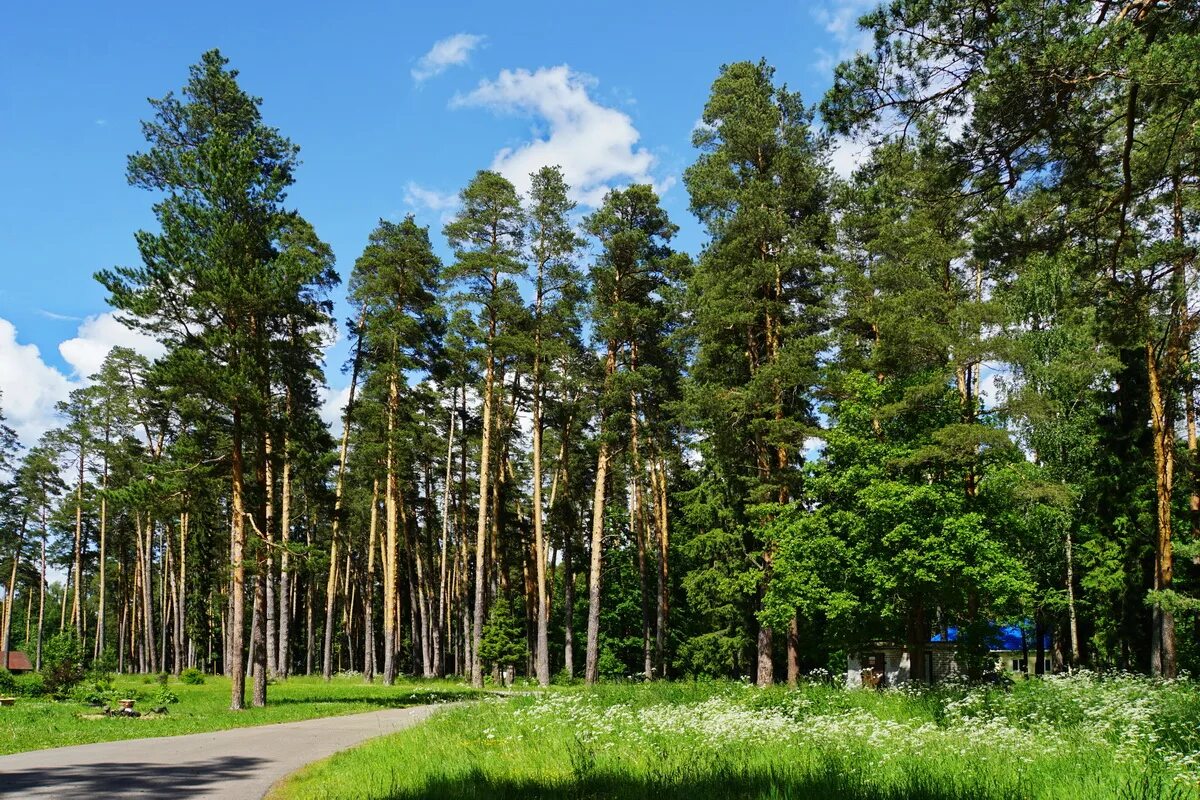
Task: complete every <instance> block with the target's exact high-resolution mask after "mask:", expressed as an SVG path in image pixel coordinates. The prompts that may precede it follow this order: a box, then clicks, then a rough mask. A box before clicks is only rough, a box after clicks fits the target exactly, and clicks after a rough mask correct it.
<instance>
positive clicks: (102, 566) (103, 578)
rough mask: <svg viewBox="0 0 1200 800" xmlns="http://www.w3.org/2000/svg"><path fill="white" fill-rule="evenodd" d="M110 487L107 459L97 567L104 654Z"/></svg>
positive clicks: (99, 646) (100, 651)
mask: <svg viewBox="0 0 1200 800" xmlns="http://www.w3.org/2000/svg"><path fill="white" fill-rule="evenodd" d="M107 488H108V463H107V460H106V461H105V466H104V478H103V479H102V482H101V484H100V490H101V495H100V560H99V563H98V565H97V567H96V569H97V571H98V573H99V576H100V598H99V600H98V601H97V603H96V655H97V656H98V657H103V656H104V650H105V632H106V628H107V627H108V619H107V617H106V611H107V603H108V594H107V590H108V582H107V581H108V498H106V497H105V496H104V494H103V492H104V490H106V489H107Z"/></svg>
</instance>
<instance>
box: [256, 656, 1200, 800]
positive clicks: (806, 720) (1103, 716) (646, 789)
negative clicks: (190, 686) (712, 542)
mask: <svg viewBox="0 0 1200 800" xmlns="http://www.w3.org/2000/svg"><path fill="white" fill-rule="evenodd" d="M271 797H272V798H273V800H293V799H294V798H306V799H307V798H376V799H380V798H392V799H393V800H417V798H422V800H450V799H451V798H454V799H456V800H457V799H458V798H489V800H532V799H533V798H546V799H549V798H555V799H556V800H557V799H559V798H563V799H565V798H572V799H575V798H613V799H615V800H624V799H626V798H653V800H710V799H712V800H716V798H721V799H722V800H724V799H726V798H756V799H757V798H763V799H764V800H765V799H766V798H771V799H772V800H781V799H782V798H825V797H829V798H834V797H836V798H847V799H849V800H859V799H861V800H866V799H867V798H871V800H899V799H900V798H906V799H911V798H915V799H916V800H922V799H923V800H966V799H968V798H969V799H970V800H992V799H993V798H995V800H1001V798H1003V799H1004V800H1011V798H1014V797H1019V798H1047V799H1048V798H1055V799H1056V800H1057V798H1064V797H1070V798H1082V799H1083V800H1090V799H1094V800H1102V799H1103V800H1113V799H1114V798H1115V799H1116V800H1152V799H1153V800H1168V799H1169V800H1185V799H1186V798H1198V797H1200V684H1197V683H1195V682H1191V681H1186V680H1179V681H1172V682H1167V683H1163V682H1152V681H1149V680H1146V679H1144V678H1139V677H1134V676H1129V675H1116V676H1107V677H1101V676H1096V675H1092V674H1088V673H1082V674H1076V675H1074V676H1069V677H1055V678H1048V679H1045V680H1035V681H1028V682H1019V683H1018V684H1017V685H1016V686H1014V687H1013V688H1012V690H1011V691H1005V690H1003V689H999V688H991V689H982V688H974V689H971V688H966V687H962V686H942V687H939V688H936V689H925V690H900V689H898V690H888V691H883V692H874V691H870V690H845V689H841V688H838V687H835V686H831V685H829V684H823V685H806V686H802V687H800V688H798V689H795V690H788V689H785V688H779V689H769V690H760V689H756V688H754V687H751V686H746V685H743V684H737V683H721V682H717V683H695V684H688V683H662V684H652V685H612V686H601V687H597V688H596V689H595V690H592V691H567V692H562V691H556V692H552V693H546V694H537V695H529V696H518V697H507V698H489V699H487V700H485V701H483V702H480V703H472V704H471V705H470V706H467V707H462V708H457V709H450V710H447V711H446V713H443V714H439V715H438V716H436V717H435V718H433V719H432V720H430V721H429V722H427V723H426V724H424V725H421V726H420V727H419V728H417V729H413V730H408V731H403V732H400V733H398V734H395V735H391V736H386V737H382V738H379V739H374V740H371V741H369V742H366V743H364V744H363V745H361V746H359V747H357V748H354V749H351V750H347V751H344V752H341V753H339V754H337V755H334V756H333V757H331V758H329V759H327V760H325V761H320V762H316V763H314V764H311V765H309V766H308V767H306V768H305V769H303V770H301V771H300V772H299V773H297V774H295V775H293V776H291V777H290V778H288V779H287V780H286V781H284V782H283V783H281V784H280V785H278V786H277V787H276V789H275V791H274V793H273V794H272V795H271Z"/></svg>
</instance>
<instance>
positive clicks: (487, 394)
mask: <svg viewBox="0 0 1200 800" xmlns="http://www.w3.org/2000/svg"><path fill="white" fill-rule="evenodd" d="M460 197H461V199H462V209H461V210H460V211H459V213H458V215H457V216H456V217H455V218H454V220H453V221H452V222H450V223H449V224H448V225H446V228H445V234H446V238H447V239H448V240H449V242H450V246H451V247H452V248H453V249H454V257H455V259H456V261H455V263H454V264H453V265H452V266H451V267H450V268H449V269H447V271H446V278H447V279H448V280H450V281H453V282H455V283H457V284H459V285H460V286H461V287H462V288H461V294H460V298H461V299H462V300H463V301H466V302H470V303H472V304H477V305H478V308H479V312H478V317H479V319H478V326H479V328H480V330H481V331H482V346H483V349H484V353H483V361H484V363H483V372H484V379H483V393H482V403H483V414H482V416H483V431H482V439H481V442H480V456H479V504H478V508H477V510H476V527H475V602H474V614H473V622H472V634H471V635H472V638H473V644H472V647H471V650H472V660H471V685H472V686H476V687H481V686H483V662H482V660H481V659H480V654H479V648H480V643H481V641H482V637H483V623H484V618H485V616H484V611H485V609H484V606H485V597H484V592H485V589H486V574H485V556H486V553H485V550H486V547H487V533H488V506H489V504H490V503H491V500H492V498H491V490H492V488H493V483H494V481H496V480H498V478H497V477H494V476H492V474H491V472H492V469H493V462H492V448H493V447H494V445H495V444H496V443H495V442H494V441H493V436H494V434H495V432H496V430H497V418H498V411H499V410H498V409H497V408H496V400H497V397H496V395H497V361H498V359H499V358H502V357H503V355H504V354H505V351H504V348H505V341H504V336H505V335H506V334H507V333H508V328H509V322H510V320H511V318H512V316H513V312H514V309H519V308H520V300H519V294H518V292H517V288H516V284H515V283H513V281H512V280H511V279H510V278H509V277H508V276H509V275H517V274H520V273H522V272H523V271H524V265H523V264H522V263H521V247H522V244H523V242H524V234H525V230H524V229H525V215H524V212H523V210H522V208H521V203H520V200H519V198H518V197H517V191H516V189H515V188H514V187H513V185H512V184H511V183H509V182H508V181H507V180H506V179H505V178H504V177H502V176H501V175H498V174H497V173H495V172H487V171H481V172H479V173H478V174H477V175H476V176H475V178H474V179H472V181H471V182H470V183H469V184H468V185H467V187H466V188H465V189H463V191H462V193H461V195H460ZM493 521H495V520H494V518H493Z"/></svg>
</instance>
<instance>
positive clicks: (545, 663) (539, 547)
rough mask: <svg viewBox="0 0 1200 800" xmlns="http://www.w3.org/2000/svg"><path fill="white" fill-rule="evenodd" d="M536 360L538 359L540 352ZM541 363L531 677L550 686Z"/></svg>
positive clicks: (536, 396)
mask: <svg viewBox="0 0 1200 800" xmlns="http://www.w3.org/2000/svg"><path fill="white" fill-rule="evenodd" d="M535 358H537V359H540V358H541V352H540V338H539V352H538V353H537V355H536V356H535ZM539 367H540V363H539V362H538V361H536V360H535V362H534V380H533V552H534V561H535V574H536V576H537V598H536V606H535V611H536V619H535V625H536V628H537V631H536V633H535V636H534V673H535V674H536V675H537V682H538V684H539V685H541V686H549V685H550V606H549V595H548V593H547V592H546V530H545V512H544V510H543V508H542V505H543V504H542V397H541V395H542V381H541V379H540V375H539Z"/></svg>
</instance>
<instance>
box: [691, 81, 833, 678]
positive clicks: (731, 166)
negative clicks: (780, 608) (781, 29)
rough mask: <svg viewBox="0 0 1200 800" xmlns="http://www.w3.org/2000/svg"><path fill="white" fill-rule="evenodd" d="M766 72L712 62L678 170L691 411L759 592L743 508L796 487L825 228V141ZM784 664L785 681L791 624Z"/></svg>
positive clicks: (764, 566) (766, 665)
mask: <svg viewBox="0 0 1200 800" xmlns="http://www.w3.org/2000/svg"><path fill="white" fill-rule="evenodd" d="M773 81H774V70H773V69H772V68H771V67H769V66H768V65H767V64H766V62H759V63H758V64H752V63H750V62H739V63H735V64H731V65H728V66H725V67H723V68H722V69H721V74H720V75H719V76H718V78H717V80H716V81H715V82H714V83H713V87H712V93H711V96H710V97H709V100H708V103H707V105H706V106H705V109H704V115H703V117H702V123H703V124H702V125H701V126H700V127H698V128H697V129H696V132H695V133H694V134H693V140H694V144H695V145H696V147H698V148H699V149H700V151H701V153H700V156H699V157H698V159H697V161H696V163H695V164H694V165H692V166H691V167H690V168H689V169H688V171H687V173H686V175H685V177H684V179H685V181H686V183H687V187H688V192H689V193H690V195H691V199H692V210H693V211H694V212H695V213H696V214H697V216H699V217H700V219H701V221H702V222H704V224H705V226H706V227H707V229H708V232H709V235H710V236H711V237H712V239H711V241H710V242H709V244H708V246H707V247H706V248H705V250H704V253H703V256H702V257H701V258H700V261H699V264H698V266H697V269H696V271H695V273H694V275H693V279H692V282H691V284H690V286H689V292H690V298H691V305H692V307H693V309H694V314H693V317H694V328H695V334H696V337H697V340H698V351H697V356H696V364H695V366H694V368H693V388H692V398H693V405H694V407H695V412H694V413H695V415H696V417H697V422H698V423H699V426H700V428H701V429H702V430H703V431H704V433H705V438H706V440H707V445H706V447H705V457H706V458H708V459H713V461H714V463H715V464H716V465H717V466H718V469H719V472H720V474H722V475H723V476H726V477H725V480H728V481H730V482H731V484H732V485H731V486H730V487H728V489H727V491H728V492H729V493H730V494H731V496H733V497H735V498H737V501H736V502H737V503H738V506H737V507H735V508H734V509H732V510H731V511H732V515H733V519H735V520H738V521H739V523H740V526H741V527H742V530H743V532H744V533H743V536H744V537H745V539H746V544H747V548H748V549H749V550H750V551H752V552H753V553H754V554H755V561H757V562H760V563H761V567H760V569H761V579H760V584H759V589H758V595H759V602H760V603H761V598H762V596H763V594H764V593H765V592H766V591H767V590H768V589H769V585H770V580H771V572H772V564H771V562H772V559H773V557H774V554H773V552H772V549H771V547H770V546H769V545H768V543H766V542H764V541H762V540H761V539H760V538H758V537H756V536H755V535H754V534H753V533H752V530H753V529H754V528H755V527H757V522H754V521H752V520H751V518H750V515H749V509H750V507H752V506H753V505H755V504H776V505H780V506H782V505H785V504H786V503H788V501H789V500H790V499H791V498H792V497H793V496H794V495H795V494H796V493H797V491H798V489H799V475H800V465H801V464H802V463H803V459H804V453H803V442H804V439H805V436H806V434H807V433H808V432H809V431H810V430H811V429H812V427H813V425H814V424H815V420H814V404H813V401H812V397H813V393H814V387H815V385H816V383H817V372H816V370H817V353H818V352H819V351H820V349H821V346H822V345H821V338H820V334H821V332H822V330H823V316H824V310H823V308H822V303H823V297H822V292H821V285H820V283H821V279H822V278H821V269H822V265H823V263H824V260H825V256H824V254H823V251H825V250H826V249H827V247H828V244H829V238H830V218H829V210H828V194H829V184H830V176H829V171H828V169H827V167H826V166H825V143H824V141H823V139H822V138H821V136H820V135H819V134H818V133H817V131H816V130H815V129H814V128H813V124H812V111H811V109H809V108H807V107H806V106H805V105H804V103H803V102H802V100H801V99H800V96H799V95H798V94H794V93H791V92H789V91H788V90H787V87H786V86H785V87H780V88H777V87H776V86H775V85H774V82H773ZM730 420H737V423H736V424H732V425H731V424H730ZM795 625H796V623H795V621H792V629H793V631H792V632H793V634H794V631H795ZM772 652H773V630H772V628H771V627H770V626H768V625H765V624H761V623H760V627H759V631H758V669H757V680H758V683H759V684H760V685H766V684H769V683H771V682H772V681H773V680H774V669H773V664H772ZM788 663H789V675H788V677H789V680H790V681H794V680H795V678H796V675H795V670H794V665H795V663H796V659H795V649H794V635H793V636H789V659H788Z"/></svg>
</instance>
